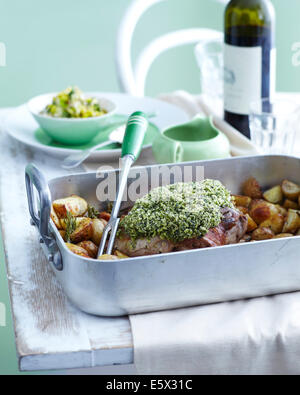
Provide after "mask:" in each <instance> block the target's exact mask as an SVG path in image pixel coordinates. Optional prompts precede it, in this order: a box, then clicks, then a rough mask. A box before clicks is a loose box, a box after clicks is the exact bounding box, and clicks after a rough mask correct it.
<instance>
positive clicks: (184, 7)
mask: <svg viewBox="0 0 300 395" xmlns="http://www.w3.org/2000/svg"><path fill="white" fill-rule="evenodd" d="M129 3H130V1H129V0H111V1H107V0H84V1H83V0H51V1H48V0H0V6H1V8H0V9H1V14H0V41H2V42H4V43H5V44H6V46H7V67H6V68H0V92H1V94H0V106H7V105H16V104H19V103H22V102H24V101H25V100H27V99H28V98H30V97H31V96H33V95H36V94H38V93H42V92H46V91H52V90H59V89H62V88H64V87H65V86H67V85H69V84H74V83H76V84H77V85H79V86H80V87H82V89H84V90H93V89H95V90H104V91H105V90H111V91H117V90H118V89H119V88H118V84H117V79H116V75H115V66H114V41H115V36H116V31H117V27H118V24H119V21H120V19H121V17H122V14H123V12H124V10H125V9H126V7H127V6H128V4H129ZM274 4H275V6H276V9H277V15H278V49H279V51H278V52H279V62H278V88H279V89H280V90H291V91H292V90H300V68H295V67H293V66H292V62H291V58H292V52H291V46H292V43H293V42H296V41H300V25H299V19H298V18H299V15H300V2H299V0H288V7H287V2H286V1H283V0H274ZM222 14H223V6H222V5H221V4H218V3H216V2H214V1H213V0H172V1H166V2H162V3H161V4H158V5H156V6H155V7H154V8H153V9H152V10H150V11H149V12H148V14H147V15H146V16H145V17H144V19H143V22H142V23H141V24H140V25H139V26H138V29H137V38H136V40H135V42H134V54H135V55H136V54H137V52H138V50H139V49H141V48H142V47H143V45H145V44H146V43H147V42H148V41H149V40H150V39H151V38H154V37H156V36H157V35H159V34H160V33H164V32H167V31H169V30H172V29H178V28H184V27H192V26H207V27H214V28H219V29H221V28H222V23H223V22H222ZM176 88H185V89H188V90H190V91H192V92H197V91H198V90H199V81H198V72H197V67H196V64H195V61H194V57H193V53H192V48H191V47H188V48H184V49H178V50H174V51H173V50H172V51H170V52H169V53H167V54H165V55H163V56H162V57H161V58H160V59H159V60H158V61H157V62H156V63H155V64H154V66H153V69H152V70H151V73H150V77H149V81H148V84H147V93H148V94H149V95H156V94H157V93H158V92H160V91H170V90H173V89H176Z"/></svg>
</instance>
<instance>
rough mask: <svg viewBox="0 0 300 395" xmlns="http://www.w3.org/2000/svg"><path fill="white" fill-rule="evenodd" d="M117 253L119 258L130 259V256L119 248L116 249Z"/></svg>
mask: <svg viewBox="0 0 300 395" xmlns="http://www.w3.org/2000/svg"><path fill="white" fill-rule="evenodd" d="M115 255H116V256H117V257H118V258H119V259H128V258H129V256H127V255H125V254H123V253H122V252H120V251H118V250H116V251H115Z"/></svg>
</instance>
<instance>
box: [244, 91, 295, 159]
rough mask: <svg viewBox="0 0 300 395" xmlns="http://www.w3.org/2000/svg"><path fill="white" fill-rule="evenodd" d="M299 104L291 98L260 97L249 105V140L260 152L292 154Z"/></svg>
mask: <svg viewBox="0 0 300 395" xmlns="http://www.w3.org/2000/svg"><path fill="white" fill-rule="evenodd" d="M299 109H300V106H299V104H298V103H295V102H293V101H292V100H284V99H274V100H272V99H262V100H258V101H255V102H252V103H251V105H250V117H249V121H250V132H251V140H252V141H253V143H254V144H255V146H256V147H257V148H258V150H259V151H260V153H261V154H270V155H271V154H275V155H277V154H280V155H283V154H285V155H289V154H292V153H293V151H294V148H295V140H296V134H298V133H297V132H298V131H299V121H300V112H299Z"/></svg>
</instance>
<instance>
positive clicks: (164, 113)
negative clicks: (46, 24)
mask: <svg viewBox="0 0 300 395" xmlns="http://www.w3.org/2000/svg"><path fill="white" fill-rule="evenodd" d="M89 95H91V96H93V95H101V96H102V97H106V98H108V99H110V100H112V101H114V102H115V103H116V105H117V106H118V113H119V114H124V115H126V116H129V115H130V114H131V113H133V112H134V111H144V112H146V113H152V112H155V113H156V114H157V117H156V118H154V119H152V120H151V122H152V123H153V124H154V125H156V126H157V127H158V129H159V130H160V131H162V130H164V129H166V128H168V127H170V126H173V125H178V124H181V123H185V122H187V121H188V120H189V117H188V115H187V114H186V113H185V112H184V111H183V110H182V109H180V108H179V107H176V106H174V105H171V104H168V103H165V102H163V101H161V100H157V99H152V98H149V97H143V98H140V97H135V96H130V95H126V94H121V93H99V92H97V93H95V92H94V93H93V92H92V93H89ZM4 125H5V130H6V132H7V133H8V134H9V135H10V136H11V137H13V138H14V139H16V140H18V141H20V142H22V143H23V144H26V145H28V146H30V147H33V148H35V149H37V150H41V151H44V152H47V153H48V154H50V155H52V156H56V157H65V156H67V155H69V154H71V153H73V152H76V151H77V150H78V149H77V150H76V149H72V148H60V147H52V146H49V145H46V144H42V143H41V142H39V141H38V140H37V139H36V137H35V132H36V130H37V129H38V128H39V126H38V124H37V123H36V121H35V120H34V119H33V117H32V115H31V114H30V112H29V111H28V109H27V105H23V106H20V107H17V108H16V109H14V110H11V111H10V112H9V113H8V115H7V117H6V119H5V122H4ZM144 148H146V147H144ZM120 155H121V150H120V149H109V150H103V151H96V152H95V153H94V154H92V155H91V159H112V158H115V157H120Z"/></svg>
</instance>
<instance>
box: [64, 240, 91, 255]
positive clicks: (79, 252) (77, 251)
mask: <svg viewBox="0 0 300 395" xmlns="http://www.w3.org/2000/svg"><path fill="white" fill-rule="evenodd" d="M66 246H67V248H68V249H69V250H70V251H72V252H73V254H76V255H79V256H83V257H84V258H90V256H89V254H88V252H87V251H86V250H85V249H84V248H81V247H79V246H77V245H75V244H71V243H66Z"/></svg>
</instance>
